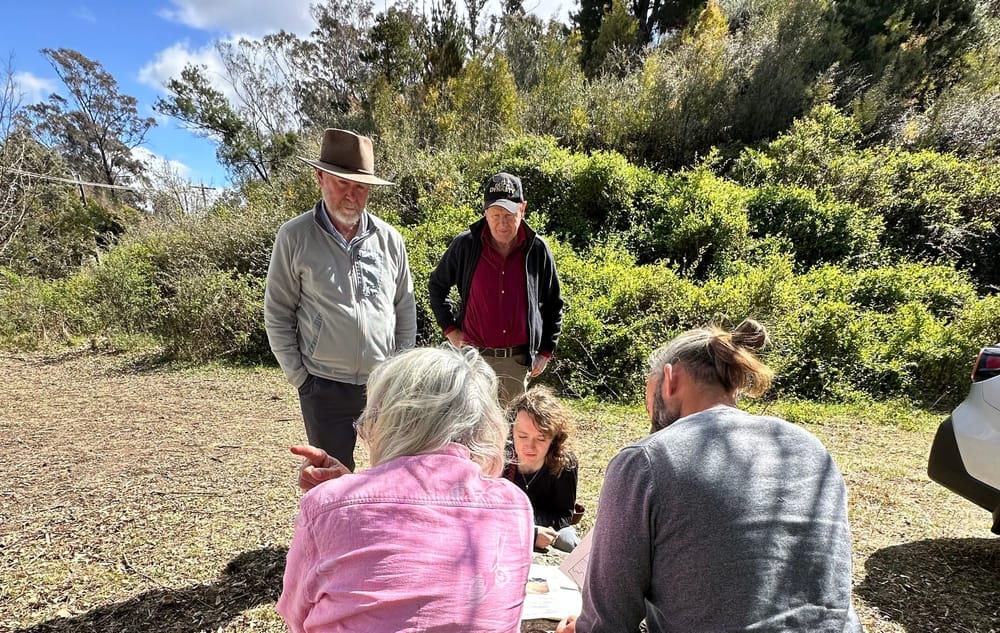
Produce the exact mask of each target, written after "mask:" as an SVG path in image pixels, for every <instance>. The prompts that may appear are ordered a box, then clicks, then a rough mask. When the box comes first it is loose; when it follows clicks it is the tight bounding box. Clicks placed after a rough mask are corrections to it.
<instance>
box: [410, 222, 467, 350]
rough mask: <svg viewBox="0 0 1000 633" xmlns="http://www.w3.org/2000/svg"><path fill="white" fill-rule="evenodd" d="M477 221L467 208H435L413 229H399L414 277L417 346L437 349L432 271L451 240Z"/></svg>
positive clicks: (438, 335)
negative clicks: (429, 287) (430, 291)
mask: <svg viewBox="0 0 1000 633" xmlns="http://www.w3.org/2000/svg"><path fill="white" fill-rule="evenodd" d="M476 208H478V207H476ZM479 217H480V215H479V214H478V213H477V212H476V211H475V210H473V209H472V208H470V207H467V206H452V205H437V206H435V208H434V209H433V211H432V212H431V213H429V214H428V219H427V220H425V221H423V222H421V223H420V224H417V225H414V226H408V227H407V226H403V227H400V233H402V235H403V240H404V241H405V243H406V253H407V256H408V258H409V261H410V272H411V273H412V275H413V287H414V293H415V295H416V297H415V298H416V302H417V343H418V344H424V345H436V344H438V343H439V342H440V341H441V332H440V330H438V327H437V324H436V323H435V321H434V314H433V313H432V312H431V307H430V299H429V298H428V294H427V284H428V281H429V280H430V275H431V271H433V270H434V268H435V267H436V266H437V263H438V262H439V261H440V260H441V255H443V254H444V251H445V249H446V248H447V247H448V245H449V244H450V243H451V240H452V239H453V238H454V237H455V236H456V235H458V234H459V233H461V232H462V231H464V230H466V229H468V228H469V225H470V224H472V223H473V222H475V221H476V220H477V219H478V218H479Z"/></svg>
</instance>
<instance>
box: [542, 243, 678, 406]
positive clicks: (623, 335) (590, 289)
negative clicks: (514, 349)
mask: <svg viewBox="0 0 1000 633" xmlns="http://www.w3.org/2000/svg"><path fill="white" fill-rule="evenodd" d="M554 251H555V257H556V265H557V267H558V270H559V276H560V279H561V281H562V284H563V296H564V297H565V298H566V300H567V307H566V310H565V313H564V315H563V332H562V336H561V337H560V339H559V348H558V350H557V351H556V355H555V359H556V360H555V363H554V369H553V372H552V373H551V375H550V376H548V377H547V380H550V381H555V382H557V383H558V384H559V385H560V387H561V389H562V390H563V391H564V392H566V393H570V394H573V395H576V396H591V395H596V396H600V397H602V398H610V399H612V400H616V401H619V402H622V401H629V400H634V399H635V398H636V397H639V394H640V393H641V389H642V387H643V385H644V384H645V370H646V360H647V358H648V356H649V354H650V352H652V351H653V350H654V349H655V348H656V347H658V346H659V345H661V344H663V343H664V342H665V341H666V340H667V339H668V337H669V336H670V335H672V334H674V333H676V332H677V331H678V330H679V329H680V325H681V311H682V310H683V307H684V306H686V305H688V304H689V303H690V301H691V300H690V298H689V296H688V295H689V294H690V293H691V292H693V290H694V288H693V285H692V284H691V283H690V282H688V281H685V280H683V279H681V278H680V277H678V276H677V274H676V273H674V272H673V271H672V270H670V269H669V268H667V267H665V266H663V265H648V266H636V265H635V260H634V258H632V256H631V255H629V254H628V253H626V252H625V251H624V250H623V249H621V248H619V247H616V246H615V245H613V244H611V245H606V246H601V247H598V248H596V249H595V250H594V251H593V252H592V253H589V254H587V255H584V256H579V255H576V254H575V253H574V252H573V251H572V250H571V249H569V248H568V247H567V246H565V245H560V244H555V245H554Z"/></svg>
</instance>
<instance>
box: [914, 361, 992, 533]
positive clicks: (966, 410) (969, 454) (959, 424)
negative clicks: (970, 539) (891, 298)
mask: <svg viewBox="0 0 1000 633" xmlns="http://www.w3.org/2000/svg"><path fill="white" fill-rule="evenodd" d="M927 474H928V475H929V476H930V478H931V479H933V480H934V481H936V482H937V483H939V484H941V485H942V486H944V487H945V488H948V489H949V490H951V491H953V492H957V493H958V494H960V495H962V496H963V497H965V498H966V499H968V500H969V501H972V502H973V503H975V504H977V505H979V506H982V507H983V508H985V509H986V510H989V511H990V512H992V513H993V528H992V531H993V533H995V534H1000V343H998V344H996V345H993V346H990V347H984V348H983V349H982V351H980V352H979V357H978V358H977V359H976V364H975V365H974V366H973V369H972V387H971V388H970V389H969V395H968V396H967V397H966V398H965V400H964V401H962V404H960V405H958V407H956V408H955V410H954V411H952V412H951V415H950V416H949V417H948V419H946V420H945V421H944V422H942V423H941V426H939V427H938V430H937V434H936V435H935V436H934V444H933V445H932V446H931V455H930V459H929V460H928V465H927Z"/></svg>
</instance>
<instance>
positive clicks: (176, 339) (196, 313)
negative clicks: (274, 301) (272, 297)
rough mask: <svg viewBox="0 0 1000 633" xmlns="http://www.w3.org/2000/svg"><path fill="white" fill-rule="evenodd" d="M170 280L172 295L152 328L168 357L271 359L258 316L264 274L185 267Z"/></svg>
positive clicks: (262, 293)
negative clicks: (186, 268)
mask: <svg viewBox="0 0 1000 633" xmlns="http://www.w3.org/2000/svg"><path fill="white" fill-rule="evenodd" d="M170 285H171V290H172V296H171V298H170V301H169V302H168V303H167V304H166V305H165V306H164V310H163V315H162V317H161V319H160V320H159V323H158V327H157V328H156V330H155V331H156V333H157V334H158V335H159V336H161V337H162V339H163V340H164V342H165V346H164V347H165V352H166V355H167V356H168V357H170V358H178V359H183V360H194V361H198V362H205V361H209V360H215V359H220V358H225V359H237V360H243V361H253V362H260V361H262V360H266V359H269V358H270V348H269V347H268V344H267V335H266V333H265V332H264V323H263V320H262V318H261V310H262V306H263V304H264V279H263V278H261V277H255V276H252V275H245V274H237V275H233V274H232V273H229V272H224V271H220V270H211V269H208V270H204V271H196V270H188V271H185V274H184V275H183V276H181V277H179V278H176V279H172V280H171V284H170Z"/></svg>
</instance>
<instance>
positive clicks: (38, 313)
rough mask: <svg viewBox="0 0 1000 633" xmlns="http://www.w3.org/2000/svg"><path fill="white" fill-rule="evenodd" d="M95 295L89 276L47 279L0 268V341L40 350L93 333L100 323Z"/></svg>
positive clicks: (6, 344)
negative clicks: (93, 301) (91, 299)
mask: <svg viewBox="0 0 1000 633" xmlns="http://www.w3.org/2000/svg"><path fill="white" fill-rule="evenodd" d="M92 296H93V288H92V279H91V278H90V277H89V276H88V275H81V274H78V275H74V276H73V277H70V278H66V279H56V280H52V281H45V280H42V279H39V278H37V277H30V276H21V275H18V274H16V273H14V272H12V271H10V270H7V269H2V268H0V314H3V315H4V316H3V318H2V319H0V342H2V344H3V345H4V346H5V347H9V348H14V349H39V348H44V347H47V346H49V345H52V344H62V343H69V342H72V341H74V340H75V339H76V338H77V337H79V336H84V335H86V334H89V333H91V332H93V331H95V330H96V329H98V327H99V326H100V323H99V321H98V319H97V316H96V315H95V313H94V311H93V307H92V305H91V304H90V302H89V299H90V297H92Z"/></svg>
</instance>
